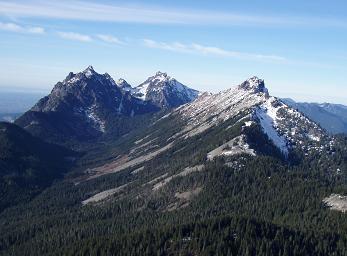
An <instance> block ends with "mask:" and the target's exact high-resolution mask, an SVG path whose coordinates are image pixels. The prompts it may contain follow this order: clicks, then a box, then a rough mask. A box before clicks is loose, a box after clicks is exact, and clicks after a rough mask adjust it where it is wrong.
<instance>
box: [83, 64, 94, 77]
mask: <svg viewBox="0 0 347 256" xmlns="http://www.w3.org/2000/svg"><path fill="white" fill-rule="evenodd" d="M82 73H83V74H84V75H85V76H86V77H88V78H89V77H91V76H93V75H95V74H98V73H97V72H95V70H94V68H93V66H88V67H87V68H86V69H85V70H84V71H83V72H82Z"/></svg>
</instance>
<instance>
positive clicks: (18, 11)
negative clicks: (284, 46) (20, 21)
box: [0, 0, 347, 28]
mask: <svg viewBox="0 0 347 256" xmlns="http://www.w3.org/2000/svg"><path fill="white" fill-rule="evenodd" d="M0 15H3V16H7V17H8V16H10V17H38V18H53V19H69V20H85V21H108V22H135V23H151V24H195V25H221V26H233V25H241V26H276V27H281V28H282V27H284V26H300V27H302V26H311V27H342V28H347V21H346V20H344V19H343V20H339V19H333V18H320V17H295V16H287V15H280V14H275V15H259V14H258V15H252V14H245V13H230V12H217V11H209V10H188V9H172V8H171V9H170V8H167V7H153V6H144V5H134V4H133V5H119V4H100V3H92V2H89V1H67V0H60V1H43V0H28V1H18V0H14V1H4V0H0Z"/></svg>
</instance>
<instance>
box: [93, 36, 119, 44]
mask: <svg viewBox="0 0 347 256" xmlns="http://www.w3.org/2000/svg"><path fill="white" fill-rule="evenodd" d="M96 37H97V38H99V39H100V40H102V41H104V42H106V43H111V44H120V45H123V44H124V42H123V41H121V40H119V39H118V38H117V37H115V36H112V35H97V36H96Z"/></svg>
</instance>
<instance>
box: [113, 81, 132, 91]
mask: <svg viewBox="0 0 347 256" xmlns="http://www.w3.org/2000/svg"><path fill="white" fill-rule="evenodd" d="M116 85H117V86H118V87H119V88H121V89H122V90H124V91H126V92H132V87H131V85H130V84H129V83H128V82H127V81H126V80H125V79H123V78H119V79H118V80H117V81H116Z"/></svg>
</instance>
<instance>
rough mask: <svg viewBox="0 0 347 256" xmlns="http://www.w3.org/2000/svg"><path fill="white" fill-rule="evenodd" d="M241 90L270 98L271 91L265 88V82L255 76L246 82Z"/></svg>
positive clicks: (241, 85)
mask: <svg viewBox="0 0 347 256" xmlns="http://www.w3.org/2000/svg"><path fill="white" fill-rule="evenodd" d="M238 87H239V88H241V89H244V90H249V91H252V92H254V93H259V92H263V93H265V95H267V96H269V91H268V89H267V88H266V87H265V82H264V80H263V79H260V78H258V77H257V76H253V77H251V78H249V79H247V80H246V81H244V82H243V83H242V84H240V85H239V86H238Z"/></svg>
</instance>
